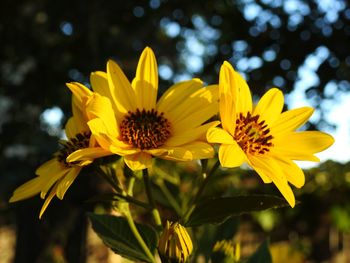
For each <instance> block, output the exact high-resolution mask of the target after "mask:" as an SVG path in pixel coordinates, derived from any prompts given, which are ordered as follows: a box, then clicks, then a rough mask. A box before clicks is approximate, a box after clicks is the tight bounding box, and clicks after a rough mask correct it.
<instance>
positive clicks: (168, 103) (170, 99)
mask: <svg viewBox="0 0 350 263" xmlns="http://www.w3.org/2000/svg"><path fill="white" fill-rule="evenodd" d="M202 85H203V83H202V81H201V80H199V79H191V80H187V81H182V82H178V83H176V84H174V85H173V86H171V87H170V88H168V89H167V90H166V92H165V93H164V94H163V95H162V97H161V98H160V99H159V101H158V103H157V110H158V111H159V112H167V113H168V114H171V113H172V112H176V110H177V108H178V105H179V104H181V103H182V102H183V101H184V100H186V99H187V98H188V97H189V96H190V95H191V94H194V93H195V92H196V91H198V90H199V89H201V88H202ZM175 114H176V113H175ZM170 117H171V118H172V119H174V116H172V115H171V116H170Z"/></svg>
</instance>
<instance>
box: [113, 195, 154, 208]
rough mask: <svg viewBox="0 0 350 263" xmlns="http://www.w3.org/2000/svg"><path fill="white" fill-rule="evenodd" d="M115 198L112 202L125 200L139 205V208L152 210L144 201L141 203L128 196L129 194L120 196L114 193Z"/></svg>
mask: <svg viewBox="0 0 350 263" xmlns="http://www.w3.org/2000/svg"><path fill="white" fill-rule="evenodd" d="M113 195H114V196H115V199H112V200H115V201H120V200H121V199H122V200H125V201H127V202H129V203H131V204H134V205H137V206H140V207H143V208H145V209H151V207H150V205H149V204H147V203H145V202H142V201H139V200H137V199H135V198H134V197H132V196H130V195H128V194H125V193H124V194H118V193H114V194H113Z"/></svg>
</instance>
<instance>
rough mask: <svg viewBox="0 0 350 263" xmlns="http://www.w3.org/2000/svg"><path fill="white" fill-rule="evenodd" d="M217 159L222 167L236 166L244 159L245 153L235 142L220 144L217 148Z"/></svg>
mask: <svg viewBox="0 0 350 263" xmlns="http://www.w3.org/2000/svg"><path fill="white" fill-rule="evenodd" d="M219 160H220V164H221V166H222V167H229V168H232V167H238V166H240V165H242V164H243V163H244V162H245V161H246V155H245V153H244V152H243V150H242V149H241V147H239V145H238V144H237V143H236V142H234V143H233V144H222V145H221V146H220V148H219Z"/></svg>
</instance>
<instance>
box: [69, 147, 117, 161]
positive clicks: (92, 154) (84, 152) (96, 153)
mask: <svg viewBox="0 0 350 263" xmlns="http://www.w3.org/2000/svg"><path fill="white" fill-rule="evenodd" d="M112 154H113V153H111V152H110V151H108V150H105V149H103V148H100V147H94V148H84V149H79V150H76V151H74V152H73V153H71V154H70V155H68V157H67V159H66V161H67V162H77V161H86V160H91V161H92V160H94V159H97V158H100V157H103V156H108V155H112Z"/></svg>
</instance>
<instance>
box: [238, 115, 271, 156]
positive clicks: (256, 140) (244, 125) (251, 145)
mask: <svg viewBox="0 0 350 263" xmlns="http://www.w3.org/2000/svg"><path fill="white" fill-rule="evenodd" d="M234 137H235V139H236V141H237V143H238V145H239V146H240V147H241V148H242V150H243V151H244V152H246V153H250V154H264V153H266V152H268V151H269V150H270V147H271V146H272V143H271V140H272V139H273V137H272V135H271V134H270V129H269V128H268V125H267V124H266V123H265V121H264V120H262V121H259V115H255V116H253V115H251V113H250V112H248V113H247V114H246V116H244V115H243V114H242V113H240V114H239V116H238V117H237V119H236V129H235V136H234Z"/></svg>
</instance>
